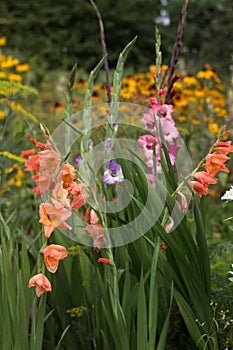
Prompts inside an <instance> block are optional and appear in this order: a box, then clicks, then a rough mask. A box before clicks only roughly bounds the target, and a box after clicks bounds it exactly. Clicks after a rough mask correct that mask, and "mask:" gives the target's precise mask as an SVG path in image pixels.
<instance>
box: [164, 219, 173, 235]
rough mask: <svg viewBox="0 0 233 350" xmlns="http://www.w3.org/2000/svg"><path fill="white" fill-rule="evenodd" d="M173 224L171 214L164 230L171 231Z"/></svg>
mask: <svg viewBox="0 0 233 350" xmlns="http://www.w3.org/2000/svg"><path fill="white" fill-rule="evenodd" d="M173 226H174V220H173V219H172V217H171V216H169V222H168V224H167V225H166V227H165V231H166V232H167V233H169V232H171V230H172V228H173Z"/></svg>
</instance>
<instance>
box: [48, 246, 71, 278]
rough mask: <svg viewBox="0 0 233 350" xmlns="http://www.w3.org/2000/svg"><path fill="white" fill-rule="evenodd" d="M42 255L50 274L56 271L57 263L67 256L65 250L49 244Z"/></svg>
mask: <svg viewBox="0 0 233 350" xmlns="http://www.w3.org/2000/svg"><path fill="white" fill-rule="evenodd" d="M42 254H43V255H44V262H45V265H46V267H47V269H48V270H49V272H52V273H55V272H56V271H57V269H58V265H59V261H60V260H62V259H64V258H66V257H67V256H68V252H67V250H66V248H65V247H63V246H62V245H58V244H50V245H49V246H48V247H46V248H45V249H44V250H43V251H42Z"/></svg>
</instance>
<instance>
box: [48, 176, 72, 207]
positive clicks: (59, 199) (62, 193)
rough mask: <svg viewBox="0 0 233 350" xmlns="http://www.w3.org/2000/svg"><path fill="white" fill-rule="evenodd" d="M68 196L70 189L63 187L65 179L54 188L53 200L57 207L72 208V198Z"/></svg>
mask: <svg viewBox="0 0 233 350" xmlns="http://www.w3.org/2000/svg"><path fill="white" fill-rule="evenodd" d="M67 197H68V190H66V189H64V188H63V181H59V182H58V183H57V184H56V186H55V187H54V189H53V190H52V198H51V202H52V203H53V205H54V206H55V207H56V208H63V207H67V208H70V199H69V198H67Z"/></svg>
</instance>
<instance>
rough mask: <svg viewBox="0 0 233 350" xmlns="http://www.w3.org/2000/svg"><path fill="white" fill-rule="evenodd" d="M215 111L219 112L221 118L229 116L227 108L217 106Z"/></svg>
mask: <svg viewBox="0 0 233 350" xmlns="http://www.w3.org/2000/svg"><path fill="white" fill-rule="evenodd" d="M214 111H215V113H216V114H217V116H218V117H220V118H224V117H226V116H227V111H226V109H225V108H220V107H215V108H214Z"/></svg>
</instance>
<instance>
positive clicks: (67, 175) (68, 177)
mask: <svg viewBox="0 0 233 350" xmlns="http://www.w3.org/2000/svg"><path fill="white" fill-rule="evenodd" d="M75 178H76V173H75V168H74V167H73V166H72V165H70V164H67V163H65V164H64V165H63V166H62V169H61V179H62V181H63V182H64V184H63V187H64V188H66V189H67V188H68V187H69V186H70V183H71V182H72V181H73V180H74V179H75Z"/></svg>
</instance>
